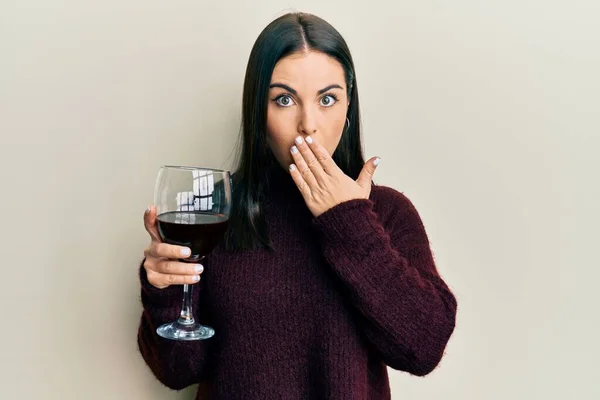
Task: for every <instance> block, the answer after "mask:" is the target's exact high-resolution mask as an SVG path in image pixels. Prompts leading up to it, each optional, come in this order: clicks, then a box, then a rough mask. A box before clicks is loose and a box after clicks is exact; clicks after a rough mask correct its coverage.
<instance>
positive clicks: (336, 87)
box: [317, 84, 343, 94]
mask: <svg viewBox="0 0 600 400" xmlns="http://www.w3.org/2000/svg"><path fill="white" fill-rule="evenodd" d="M331 89H343V87H341V86H340V85H337V84H335V85H329V86H327V87H324V88H323V89H321V90H319V91H318V92H317V93H318V94H323V93H325V92H326V91H328V90H331Z"/></svg>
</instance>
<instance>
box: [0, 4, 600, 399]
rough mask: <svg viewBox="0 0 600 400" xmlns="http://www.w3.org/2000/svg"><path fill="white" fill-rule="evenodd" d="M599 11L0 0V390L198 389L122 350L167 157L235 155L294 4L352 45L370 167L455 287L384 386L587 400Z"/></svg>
mask: <svg viewBox="0 0 600 400" xmlns="http://www.w3.org/2000/svg"><path fill="white" fill-rule="evenodd" d="M599 8H600V2H598V1H595V0H589V1H582V0H581V1H578V0H571V1H568V2H567V1H542V0H519V1H516V0H508V1H507V0H504V1H500V0H495V1H475V0H473V1H452V2H440V1H388V2H377V1H368V2H356V3H355V4H353V3H351V2H349V1H295V2H281V1H272V0H269V1H261V2H243V1H226V2H222V3H218V2H214V1H211V2H209V1H200V0H195V1H152V0H143V1H142V0H118V1H117V0H108V1H82V0H78V1H75V0H73V1H59V0H37V1H35V0H18V1H17V0H14V1H1V2H0V134H1V146H0V163H1V165H0V172H1V175H0V178H1V181H0V182H1V188H2V189H1V190H2V193H1V195H0V209H1V210H2V213H3V214H2V215H3V216H2V225H1V227H2V229H1V231H0V232H1V233H0V234H1V240H0V244H1V248H2V261H1V262H0V265H1V268H2V269H1V271H2V273H1V274H0V278H1V280H0V286H1V289H0V301H1V304H2V325H1V329H0V346H1V347H0V354H1V359H2V361H1V364H0V365H1V371H0V398H2V399H7V400H8V399H103V400H105V399H144V400H146V399H157V400H158V399H192V398H193V394H194V392H193V389H192V390H189V389H188V390H186V391H184V392H182V393H177V392H172V391H170V390H169V389H166V388H164V387H162V386H161V384H159V383H158V382H157V381H156V380H155V379H154V377H153V376H152V375H151V373H150V371H149V369H148V368H147V367H146V365H145V364H144V362H143V361H142V358H141V356H140V355H139V353H138V350H137V345H136V330H137V326H138V321H139V317H140V313H141V309H140V303H139V283H138V280H137V267H138V265H139V264H138V263H139V261H140V260H141V258H142V251H143V249H144V247H145V246H146V245H147V243H148V237H147V235H146V233H145V231H144V228H143V225H142V213H143V211H144V209H145V208H146V206H147V205H148V204H149V203H150V202H151V201H152V191H153V188H154V179H155V177H156V173H157V170H158V167H159V166H160V165H161V164H166V163H175V164H195V165H198V164H201V165H210V166H213V167H225V168H229V167H231V165H232V164H231V163H232V161H233V158H232V154H233V153H232V151H233V149H234V146H235V141H236V140H237V136H238V130H239V120H240V106H241V91H242V83H243V76H244V71H245V67H246V61H247V58H248V55H249V53H250V49H251V46H252V44H253V42H254V40H255V38H256V37H257V35H258V34H259V32H260V31H261V30H262V29H263V28H264V26H266V25H267V24H268V23H269V22H270V21H271V20H272V19H274V18H275V17H277V16H279V15H281V14H282V13H284V12H285V11H288V10H301V11H307V12H312V13H316V14H317V15H320V16H321V17H323V18H325V19H327V20H328V21H330V22H331V23H332V24H333V25H334V26H336V27H337V28H338V30H339V31H340V32H341V33H342V34H343V35H344V36H345V38H346V40H347V41H348V43H349V45H350V48H351V51H352V52H353V56H354V58H355V63H356V68H357V79H358V87H359V91H360V95H361V105H362V111H363V114H362V115H363V118H364V125H363V126H364V137H365V148H366V156H367V157H371V156H373V155H379V156H380V157H381V158H382V164H381V165H380V167H379V169H378V171H377V174H376V177H375V178H376V181H377V182H378V183H380V184H385V185H389V186H392V187H394V188H396V189H397V190H399V191H401V192H404V193H405V194H406V195H407V196H408V197H409V198H410V199H411V200H412V201H413V202H414V203H415V205H416V206H417V209H418V211H419V212H420V214H421V217H422V218H423V220H424V222H425V225H426V229H427V231H428V234H429V236H430V239H431V243H432V248H433V251H434V253H435V256H436V261H437V264H438V268H439V270H440V273H441V274H442V276H443V277H444V278H445V279H446V281H447V282H448V284H449V285H450V286H451V287H452V289H453V290H454V291H455V293H456V295H457V297H458V301H459V313H458V321H457V323H458V325H457V328H456V331H455V333H454V336H453V337H452V339H451V341H450V343H449V345H448V348H447V352H446V356H445V358H444V359H443V361H442V363H441V364H440V366H439V367H438V369H436V370H435V371H434V372H433V373H432V374H430V375H429V376H427V377H425V378H417V377H412V376H409V375H408V374H405V373H401V372H397V371H390V380H391V385H392V391H393V398H394V399H419V400H423V399H444V400H464V399H468V400H471V399H473V400H479V399H485V400H488V399H490V400H496V399H497V400H500V399H502V400H504V399H524V400H525V399H527V400H530V399H544V400H546V399H577V400H579V399H598V398H600V386H599V385H598V383H597V382H596V381H594V379H598V377H599V376H600V375H599V372H600V370H599V368H598V362H597V358H598V355H599V354H598V353H599V346H598V342H597V340H598V337H600V323H599V316H598V315H599V314H600V313H599V312H598V306H599V304H600V301H599V299H598V295H597V282H598V280H599V279H600V272H599V267H600V262H599V261H598V255H597V251H596V250H597V248H598V239H599V236H600V235H599V233H598V226H600V225H599V222H600V221H599V216H600V215H599V214H600V213H599V208H600V206H599V200H600V196H599V186H598V181H599V176H598V175H599V172H600V165H599V163H598V160H597V156H596V153H597V152H598V150H599V149H600V129H599V128H600V126H599V123H598V119H599V117H600V112H599V109H600V99H599V93H600V80H599V78H598V71H600V56H599V52H600V24H599V23H598V21H599V20H600V13H599V11H600V10H599Z"/></svg>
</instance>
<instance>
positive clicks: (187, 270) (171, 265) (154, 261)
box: [144, 207, 204, 289]
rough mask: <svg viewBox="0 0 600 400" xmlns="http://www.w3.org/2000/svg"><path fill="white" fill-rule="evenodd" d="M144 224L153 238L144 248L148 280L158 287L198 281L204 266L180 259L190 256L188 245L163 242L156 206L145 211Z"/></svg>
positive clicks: (162, 287)
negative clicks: (159, 232)
mask: <svg viewBox="0 0 600 400" xmlns="http://www.w3.org/2000/svg"><path fill="white" fill-rule="evenodd" d="M144 226H145V227H146V231H148V234H149V235H150V239H151V241H150V245H149V246H148V247H147V248H146V249H145V250H144V256H145V257H146V259H145V260H144V269H145V270H146V276H147V277H148V282H150V284H151V285H152V286H154V287H156V288H158V289H164V288H167V287H169V286H171V285H183V284H186V283H187V284H193V283H197V282H198V281H199V280H200V274H202V271H203V270H204V267H203V266H202V265H200V264H189V263H184V262H181V261H179V260H180V259H182V258H186V257H189V256H190V254H191V250H190V249H189V248H188V247H181V246H174V245H170V244H167V243H163V242H162V240H161V239H160V235H159V234H158V228H157V227H156V208H155V207H149V208H148V209H147V210H146V212H145V213H144Z"/></svg>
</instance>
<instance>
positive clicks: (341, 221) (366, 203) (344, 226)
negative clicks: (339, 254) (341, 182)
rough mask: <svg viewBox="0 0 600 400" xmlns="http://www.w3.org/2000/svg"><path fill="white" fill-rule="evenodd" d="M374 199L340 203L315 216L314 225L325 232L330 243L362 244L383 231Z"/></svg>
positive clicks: (342, 245) (325, 238)
mask: <svg viewBox="0 0 600 400" xmlns="http://www.w3.org/2000/svg"><path fill="white" fill-rule="evenodd" d="M373 205H374V203H373V201H371V200H368V199H354V200H349V201H346V202H343V203H340V204H338V205H337V206H335V207H332V208H330V209H329V210H327V211H325V212H324V213H323V214H321V215H319V216H318V217H316V218H314V220H313V224H314V226H315V227H316V228H317V229H318V230H319V231H320V232H321V233H323V234H324V235H323V236H324V237H323V238H322V240H324V241H325V242H327V243H328V244H339V245H340V246H341V247H346V246H348V244H351V243H348V242H349V241H350V242H356V244H360V243H362V242H363V240H365V239H367V238H369V237H377V236H378V234H381V233H383V227H382V226H381V224H380V223H379V221H378V220H377V214H375V212H374V211H373Z"/></svg>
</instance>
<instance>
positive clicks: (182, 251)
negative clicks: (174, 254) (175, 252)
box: [181, 247, 192, 257]
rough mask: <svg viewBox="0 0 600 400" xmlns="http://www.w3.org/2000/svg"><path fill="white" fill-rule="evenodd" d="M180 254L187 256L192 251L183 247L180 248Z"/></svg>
mask: <svg viewBox="0 0 600 400" xmlns="http://www.w3.org/2000/svg"><path fill="white" fill-rule="evenodd" d="M181 255H182V256H184V257H189V256H191V255H192V251H191V250H190V249H188V248H185V247H184V248H183V249H181Z"/></svg>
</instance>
